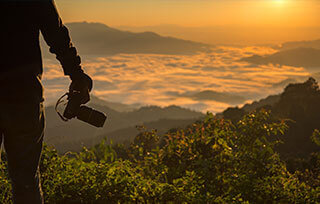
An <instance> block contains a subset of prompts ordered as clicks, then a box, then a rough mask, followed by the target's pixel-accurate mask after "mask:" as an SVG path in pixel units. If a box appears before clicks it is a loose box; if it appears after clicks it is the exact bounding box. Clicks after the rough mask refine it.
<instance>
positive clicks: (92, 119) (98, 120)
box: [77, 106, 107, 127]
mask: <svg viewBox="0 0 320 204" xmlns="http://www.w3.org/2000/svg"><path fill="white" fill-rule="evenodd" d="M77 118H78V119H79V120H81V121H83V122H86V123H89V124H91V125H93V126H96V127H103V125H104V123H105V121H106V119H107V117H106V115H105V114H104V113H101V112H99V111H97V110H94V109H93V108H89V107H87V106H80V109H79V112H78V114H77Z"/></svg>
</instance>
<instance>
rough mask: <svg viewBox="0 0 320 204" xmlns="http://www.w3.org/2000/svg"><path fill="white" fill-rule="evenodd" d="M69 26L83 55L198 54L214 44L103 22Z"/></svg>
mask: <svg viewBox="0 0 320 204" xmlns="http://www.w3.org/2000/svg"><path fill="white" fill-rule="evenodd" d="M66 26H67V27H68V28H69V30H70V33H71V38H72V41H73V43H74V44H75V45H76V47H77V49H78V51H79V53H80V54H81V55H113V54H118V53H148V54H195V53H197V52H206V51H208V50H209V49H210V47H211V45H207V44H204V43H197V42H193V41H188V40H182V39H178V38H173V37H164V36H160V35H158V34H156V33H153V32H141V33H133V32H128V31H121V30H118V29H114V28H110V27H108V26H106V25H104V24H101V23H87V22H81V23H68V24H66Z"/></svg>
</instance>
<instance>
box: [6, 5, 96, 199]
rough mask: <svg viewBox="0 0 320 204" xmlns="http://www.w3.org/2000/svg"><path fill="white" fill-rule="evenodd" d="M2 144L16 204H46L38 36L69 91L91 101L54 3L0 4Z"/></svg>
mask: <svg viewBox="0 0 320 204" xmlns="http://www.w3.org/2000/svg"><path fill="white" fill-rule="evenodd" d="M0 17H1V23H0V25H1V32H0V50H1V55H0V58H1V59H0V145H1V143H2V140H3V143H4V147H5V151H6V155H7V159H8V171H9V176H10V179H11V181H12V189H13V190H12V192H13V202H14V203H24V204H26V203H28V204H29V203H32V204H37V203H43V202H44V201H43V196H42V190H41V185H40V180H39V160H40V155H41V150H42V142H43V132H44V125H45V122H44V120H45V119H44V110H43V109H44V108H43V88H42V85H41V76H42V72H43V67H42V59H41V51H40V46H39V33H40V32H41V33H42V35H43V37H44V39H45V41H46V43H47V44H48V45H49V47H50V52H51V53H54V54H55V55H56V58H57V59H58V60H59V61H60V63H61V65H62V68H63V71H64V74H65V75H68V76H70V78H71V81H72V82H71V85H70V89H71V90H76V91H79V92H80V93H81V98H82V102H83V103H86V102H88V101H89V100H90V98H89V92H90V90H91V88H92V80H91V78H90V77H89V76H88V75H86V74H85V73H84V71H83V70H82V67H81V60H80V57H79V56H78V54H77V50H76V48H75V47H74V46H73V44H72V43H71V40H70V36H69V33H68V29H67V28H66V27H65V26H64V24H63V23H62V20H61V18H60V17H59V14H58V11H57V9H56V7H55V4H54V0H1V2H0Z"/></svg>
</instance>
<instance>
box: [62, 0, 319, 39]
mask: <svg viewBox="0 0 320 204" xmlns="http://www.w3.org/2000/svg"><path fill="white" fill-rule="evenodd" d="M56 3H57V7H58V9H59V11H60V13H61V16H62V18H63V20H64V22H79V21H88V22H100V23H104V24H106V25H108V26H111V27H116V28H120V29H125V30H130V31H134V32H143V31H153V32H156V33H158V34H161V35H166V36H173V37H178V38H183V39H187V40H194V41H198V42H204V43H210V44H239V45H249V44H279V43H282V42H286V41H300V40H315V39H319V38H320V12H319V11H320V0H56ZM146 26H148V27H146ZM150 26H151V27H150ZM152 26H153V27H152ZM219 26H220V27H219Z"/></svg>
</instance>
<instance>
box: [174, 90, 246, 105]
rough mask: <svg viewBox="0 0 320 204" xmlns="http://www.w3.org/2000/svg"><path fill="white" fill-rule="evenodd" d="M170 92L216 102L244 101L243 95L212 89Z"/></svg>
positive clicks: (239, 102) (179, 95)
mask: <svg viewBox="0 0 320 204" xmlns="http://www.w3.org/2000/svg"><path fill="white" fill-rule="evenodd" d="M171 94H172V95H175V96H178V97H186V98H192V99H195V100H198V101H217V102H222V103H228V104H241V103H244V102H245V101H246V98H245V97H243V96H239V95H236V94H231V93H224V92H217V91H212V90H205V91H200V92H197V93H194V92H192V93H189V92H187V93H182V94H178V93H171Z"/></svg>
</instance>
